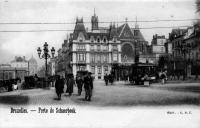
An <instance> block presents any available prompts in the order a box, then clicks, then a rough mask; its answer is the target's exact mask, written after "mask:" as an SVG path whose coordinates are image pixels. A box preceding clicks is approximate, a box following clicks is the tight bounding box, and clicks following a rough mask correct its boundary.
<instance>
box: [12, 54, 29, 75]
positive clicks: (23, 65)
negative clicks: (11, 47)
mask: <svg viewBox="0 0 200 128" xmlns="http://www.w3.org/2000/svg"><path fill="white" fill-rule="evenodd" d="M10 65H11V68H12V69H14V70H15V72H14V76H13V78H16V77H19V78H21V79H24V77H25V76H27V75H29V64H28V61H27V60H26V58H25V56H23V57H20V56H15V58H14V60H12V61H11V62H10Z"/></svg>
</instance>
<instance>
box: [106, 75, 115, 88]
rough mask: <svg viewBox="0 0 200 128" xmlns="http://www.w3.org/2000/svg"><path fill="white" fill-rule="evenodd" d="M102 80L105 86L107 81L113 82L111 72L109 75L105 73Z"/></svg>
mask: <svg viewBox="0 0 200 128" xmlns="http://www.w3.org/2000/svg"><path fill="white" fill-rule="evenodd" d="M104 81H105V84H106V86H107V85H108V82H109V83H111V84H113V82H114V77H113V76H112V75H111V74H109V75H107V74H106V75H105V76H104Z"/></svg>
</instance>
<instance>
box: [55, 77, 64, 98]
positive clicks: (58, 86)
mask: <svg viewBox="0 0 200 128" xmlns="http://www.w3.org/2000/svg"><path fill="white" fill-rule="evenodd" d="M55 89H56V94H57V96H58V100H61V94H62V93H63V89H64V79H63V78H60V76H57V79H56V83H55Z"/></svg>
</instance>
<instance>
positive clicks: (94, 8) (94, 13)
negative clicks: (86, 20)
mask: <svg viewBox="0 0 200 128" xmlns="http://www.w3.org/2000/svg"><path fill="white" fill-rule="evenodd" d="M94 16H96V13H95V8H94Z"/></svg>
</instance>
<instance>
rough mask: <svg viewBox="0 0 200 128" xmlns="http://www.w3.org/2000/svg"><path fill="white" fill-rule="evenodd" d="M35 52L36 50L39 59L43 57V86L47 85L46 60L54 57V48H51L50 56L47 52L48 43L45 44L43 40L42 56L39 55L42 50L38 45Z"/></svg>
mask: <svg viewBox="0 0 200 128" xmlns="http://www.w3.org/2000/svg"><path fill="white" fill-rule="evenodd" d="M37 52H38V56H39V58H40V59H45V86H46V87H47V77H48V70H47V60H48V59H49V58H53V57H54V55H55V49H54V47H52V48H51V54H52V56H51V55H50V54H49V49H48V44H47V42H45V43H44V49H43V54H42V56H41V53H42V50H41V49H40V47H38V49H37Z"/></svg>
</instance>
